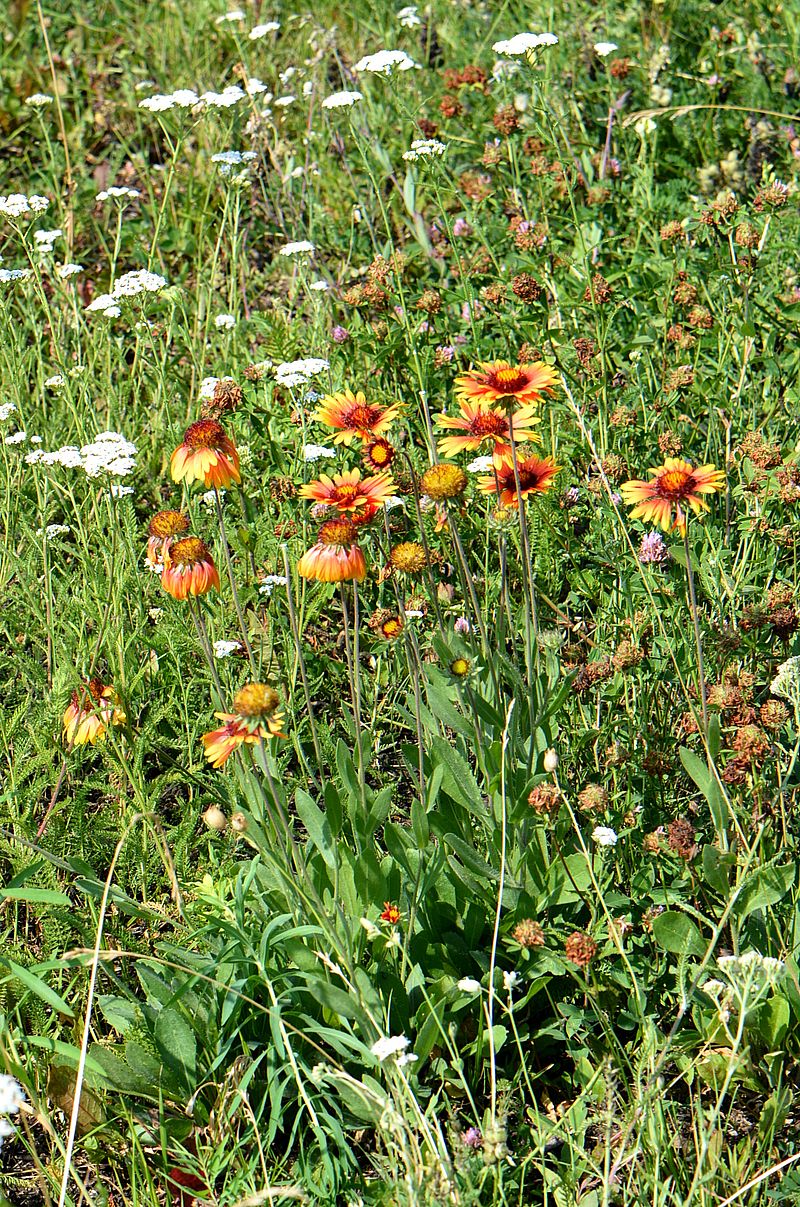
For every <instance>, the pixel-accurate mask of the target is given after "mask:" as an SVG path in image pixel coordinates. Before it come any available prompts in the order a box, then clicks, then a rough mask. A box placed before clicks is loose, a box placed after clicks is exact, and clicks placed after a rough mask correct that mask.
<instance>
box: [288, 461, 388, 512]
mask: <svg viewBox="0 0 800 1207" xmlns="http://www.w3.org/2000/svg"><path fill="white" fill-rule="evenodd" d="M394 491H395V484H394V482H393V481H392V477H391V474H375V476H374V477H372V478H363V479H362V477H361V470H360V469H347V470H345V471H344V473H343V474H334V476H333V477H332V478H330V477H328V475H327V474H322V476H321V477H320V478H319V479H318V480H317V481H316V482H309V483H308V485H307V486H303V487H301V489H300V497H301V498H303V499H314V501H315V502H317V503H323V504H325V505H326V506H328V507H335V508H336V510H337V511H340V512H357V513H358V515H357V517H356V516H350V518H351V519H355V518H357V519H358V520H359V521H360V522H361V523H363V522H364V520H369V519H372V517H373V516H374V515H375V512H376V511H377V510H378V508H379V507H383V506H384V504H385V503H386V500H387V499H390V498H391V497H392V495H393V494H394Z"/></svg>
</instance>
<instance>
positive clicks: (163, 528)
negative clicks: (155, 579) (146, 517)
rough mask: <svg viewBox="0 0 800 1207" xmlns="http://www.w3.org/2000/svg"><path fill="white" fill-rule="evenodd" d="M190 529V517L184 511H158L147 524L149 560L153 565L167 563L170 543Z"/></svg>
mask: <svg viewBox="0 0 800 1207" xmlns="http://www.w3.org/2000/svg"><path fill="white" fill-rule="evenodd" d="M188 531H189V518H188V516H185V515H184V514H183V512H182V511H157V512H156V514H155V515H154V516H153V518H152V520H151V521H150V523H149V524H148V526H147V532H148V538H149V539H148V541H147V560H148V562H149V563H150V565H151V566H157V565H159V564H160V563H161V562H164V564H166V562H167V560H168V557H169V549H170V545H172V543H173V541H174V540H175V538H176V537H179V536H182V535H183V533H184V532H188Z"/></svg>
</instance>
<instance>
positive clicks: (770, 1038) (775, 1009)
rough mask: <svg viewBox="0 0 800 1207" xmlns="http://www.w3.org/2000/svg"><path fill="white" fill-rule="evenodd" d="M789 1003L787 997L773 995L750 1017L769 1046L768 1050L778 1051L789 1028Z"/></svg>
mask: <svg viewBox="0 0 800 1207" xmlns="http://www.w3.org/2000/svg"><path fill="white" fill-rule="evenodd" d="M789 1013H790V1012H789V1003H788V1002H787V1000H786V998H785V997H771V998H770V999H769V1000H768V1001H766V1002H762V1003H761V1005H760V1006H758V1007H757V1008H756V1009H755V1010H754V1011H753V1013H752V1016H751V1017H750V1018H748V1020H747V1025H748V1027H749V1026H750V1025H751V1024H752V1025H753V1026H754V1027H755V1028H756V1030H757V1031H758V1034H759V1035H760V1036H761V1038H762V1039H763V1041H764V1043H765V1044H766V1046H767V1051H768V1052H777V1051H778V1049H779V1048H780V1047H781V1046H782V1044H783V1041H784V1039H785V1038H786V1033H787V1032H788V1030H789Z"/></svg>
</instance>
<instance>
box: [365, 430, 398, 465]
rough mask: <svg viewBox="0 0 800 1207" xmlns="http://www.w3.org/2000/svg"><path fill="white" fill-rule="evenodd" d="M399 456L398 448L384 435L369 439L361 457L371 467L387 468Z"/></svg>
mask: <svg viewBox="0 0 800 1207" xmlns="http://www.w3.org/2000/svg"><path fill="white" fill-rule="evenodd" d="M396 456H397V450H396V449H395V447H394V445H393V444H390V443H389V441H388V440H384V438H383V436H376V437H375V439H374V440H369V441H368V442H367V443H366V444H365V445H364V446H363V448H362V450H361V459H362V460H363V462H364V464H365V465H367V466H368V467H369V468H370V469H375V470H378V471H380V470H386V469H388V468H389V466H390V465H391V464H392V462H393V461H394V459H395V457H396Z"/></svg>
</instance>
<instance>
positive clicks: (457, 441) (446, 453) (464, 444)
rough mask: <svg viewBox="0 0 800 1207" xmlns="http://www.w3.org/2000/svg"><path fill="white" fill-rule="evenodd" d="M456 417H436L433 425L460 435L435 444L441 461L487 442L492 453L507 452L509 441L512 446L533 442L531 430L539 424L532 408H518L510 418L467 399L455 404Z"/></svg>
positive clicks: (489, 407)
mask: <svg viewBox="0 0 800 1207" xmlns="http://www.w3.org/2000/svg"><path fill="white" fill-rule="evenodd" d="M458 407H459V411H460V415H457V416H450V415H437V416H436V425H437V427H440V428H446V429H449V430H451V431H456V432H461V433H463V434H462V435H457V436H445V437H444V439H442V440H440V441H439V442H438V444H437V446H436V447H437V449H438V451H439V452H440V453H441V455H442V456H443V457H453V456H455V455H456V454H457V453H460V452H463V451H465V450H470V451H472V450H475V449H478V448H480V447H481V445H482V444H485V443H486V441H491V442H492V444H493V445H494V447H495V448H496V449H507V448H508V447H509V444H508V442H509V441H510V439H511V435H512V433H513V437H514V440H515V442H516V443H518V444H519V443H522V442H523V441H525V440H536V439H537V437H536V435H535V434H534V433H533V432H531V430H530V429H531V428H532V427H534V426H535V425H536V424H538V423H539V417H538V416H537V415H536V413H535V411H534V409H533V407H532V406H523V407H521V408H520V409H519V410H518V411H517V412H516V413H515V414H514V415H513V416H511V417H509V416H508V415H505V414H503V413H502V412H501V411H496V410H493V409H492V407H491V406H490V405H487V404H486V403H484V402H481V401H477V402H472V401H470V400H469V399H468V398H460V399H459V400H458Z"/></svg>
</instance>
